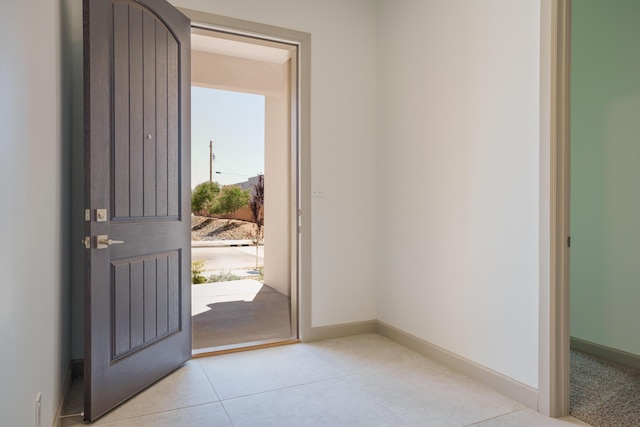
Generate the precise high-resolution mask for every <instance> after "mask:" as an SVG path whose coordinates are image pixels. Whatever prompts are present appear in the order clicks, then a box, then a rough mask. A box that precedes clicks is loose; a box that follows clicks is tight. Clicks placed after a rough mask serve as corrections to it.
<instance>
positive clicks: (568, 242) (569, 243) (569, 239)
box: [567, 236, 571, 248]
mask: <svg viewBox="0 0 640 427" xmlns="http://www.w3.org/2000/svg"><path fill="white" fill-rule="evenodd" d="M567 247H568V248H570V247H571V236H567Z"/></svg>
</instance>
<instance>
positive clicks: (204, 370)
mask: <svg viewBox="0 0 640 427" xmlns="http://www.w3.org/2000/svg"><path fill="white" fill-rule="evenodd" d="M195 360H196V362H198V366H200V369H202V372H203V373H204V375H205V377H207V381H209V385H210V386H211V388H212V389H213V392H214V393H215V394H216V397H217V398H218V402H219V403H220V406H222V410H223V411H224V414H225V415H226V416H227V419H228V420H229V422H230V423H231V425H232V426H235V423H234V422H233V420H232V419H231V416H230V415H229V412H228V411H227V408H226V407H225V406H224V404H223V403H222V399H220V395H219V394H218V390H216V386H215V385H213V381H211V378H209V374H208V373H207V370H206V369H204V366H202V363H200V359H195Z"/></svg>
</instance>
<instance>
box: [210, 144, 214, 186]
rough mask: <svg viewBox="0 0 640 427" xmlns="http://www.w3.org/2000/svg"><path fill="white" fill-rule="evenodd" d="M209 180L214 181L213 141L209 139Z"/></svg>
mask: <svg viewBox="0 0 640 427" xmlns="http://www.w3.org/2000/svg"><path fill="white" fill-rule="evenodd" d="M209 182H213V141H209Z"/></svg>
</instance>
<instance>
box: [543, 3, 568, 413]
mask: <svg viewBox="0 0 640 427" xmlns="http://www.w3.org/2000/svg"><path fill="white" fill-rule="evenodd" d="M540 6H541V10H540V12H541V13H540V23H541V26H540V216H539V218H540V222H539V224H540V229H539V230H540V239H539V242H540V246H539V247H540V287H539V291H540V294H539V347H538V351H539V355H538V356H539V357H538V360H539V363H538V411H540V412H542V413H543V414H545V415H548V416H552V417H562V416H567V415H569V348H570V344H569V338H570V335H569V334H570V329H569V301H570V300H569V247H568V237H569V229H570V228H569V203H570V200H569V196H570V182H569V179H570V75H571V61H570V59H571V56H570V52H571V51H570V47H571V0H541V2H540Z"/></svg>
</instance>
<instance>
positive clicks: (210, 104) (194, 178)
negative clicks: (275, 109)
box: [191, 86, 264, 188]
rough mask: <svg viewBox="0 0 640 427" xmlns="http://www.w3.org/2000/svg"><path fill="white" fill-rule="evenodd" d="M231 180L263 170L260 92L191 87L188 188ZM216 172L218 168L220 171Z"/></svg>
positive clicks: (261, 97) (240, 178)
mask: <svg viewBox="0 0 640 427" xmlns="http://www.w3.org/2000/svg"><path fill="white" fill-rule="evenodd" d="M211 140H213V154H214V155H215V159H214V161H213V180H214V181H216V182H219V183H220V184H221V185H228V184H235V183H238V182H242V181H246V180H247V178H249V177H252V176H255V175H257V174H258V173H263V172H264V96H262V95H254V94H249V93H242V92H230V91H225V90H217V89H209V88H202V87H195V86H192V88H191V188H194V187H195V186H196V185H198V184H200V183H202V182H205V181H208V180H209V141H211ZM216 172H221V173H220V174H218V173H216Z"/></svg>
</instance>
